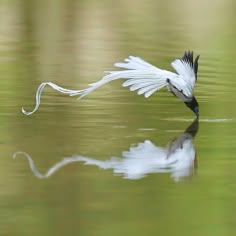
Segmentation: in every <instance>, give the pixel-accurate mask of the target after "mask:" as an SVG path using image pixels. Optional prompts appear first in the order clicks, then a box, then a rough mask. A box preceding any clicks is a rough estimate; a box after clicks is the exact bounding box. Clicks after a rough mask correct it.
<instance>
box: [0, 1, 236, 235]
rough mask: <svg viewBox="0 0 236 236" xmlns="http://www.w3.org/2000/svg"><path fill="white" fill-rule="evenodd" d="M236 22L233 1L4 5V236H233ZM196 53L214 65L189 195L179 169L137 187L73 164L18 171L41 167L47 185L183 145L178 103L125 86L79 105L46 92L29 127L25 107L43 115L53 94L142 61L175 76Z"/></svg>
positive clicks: (69, 172) (205, 86) (65, 170)
mask: <svg viewBox="0 0 236 236" xmlns="http://www.w3.org/2000/svg"><path fill="white" fill-rule="evenodd" d="M234 9H235V4H234V3H233V2H232V1H227V0H224V1H223V0H217V1H215V2H214V4H212V3H210V2H208V1H198V2H196V1H170V0H168V1H165V2H163V1H153V0H148V1H143V2H141V1H137V0H133V1H128V2H127V1H118V2H116V3H115V2H110V1H65V0H62V1H58V2H54V1H47V2H40V1H37V2H34V1H32V2H31V1H23V2H21V3H19V2H18V1H14V0H13V1H2V2H1V3H0V13H1V21H0V22H1V23H0V72H1V90H0V91H1V99H0V109H1V113H0V114H1V115H0V120H1V126H0V131H1V132H0V148H1V149H0V150H1V158H0V162H1V163H0V168H1V171H0V173H1V174H0V175H1V178H0V186H1V191H0V207H1V211H0V232H1V234H2V235H35V236H36V235H96V236H97V235H137V236H138V235H147V234H149V235H154V234H156V235H173V234H174V235H214V236H215V235H234V233H235V223H236V222H235V217H234V212H235V209H236V203H235V197H236V190H235V180H236V174H235V171H234V170H235V169H236V161H235V149H236V148H235V147H236V141H235V140H236V137H235V134H236V122H235V121H236V110H235V102H234V101H235V100H236V95H235V77H236V73H235V58H236V55H235V38H236V31H235V27H234V22H235V20H234V18H235V14H233V12H234V11H233V10H234ZM189 49H190V50H193V51H194V52H195V53H196V54H200V55H201V57H200V60H199V79H198V82H197V85H196V89H195V95H196V97H197V99H198V102H199V104H200V119H199V129H198V132H197V134H196V136H195V137H193V138H192V140H191V143H192V145H193V146H192V147H193V148H194V149H193V150H194V152H195V155H194V162H193V168H192V169H191V170H192V171H191V174H189V175H188V176H185V177H184V178H181V180H178V181H176V179H175V178H173V175H172V174H171V173H172V172H171V171H170V168H169V171H153V169H152V168H151V170H152V171H149V172H148V173H145V174H143V175H141V176H139V177H140V178H125V177H127V176H126V175H125V174H124V173H118V174H117V173H116V172H115V171H114V169H112V168H110V169H106V168H98V167H97V166H96V165H84V163H82V162H75V161H73V162H71V163H70V164H67V165H65V166H62V167H61V168H59V169H58V170H57V171H56V172H54V173H53V174H52V175H50V176H48V178H37V175H36V176H35V175H34V173H33V172H32V171H31V169H30V166H29V163H28V161H27V159H25V158H24V157H23V156H19V157H18V158H16V159H13V158H12V157H13V155H14V153H16V152H19V151H21V152H26V153H28V155H29V156H30V157H31V158H32V160H33V162H34V165H35V167H36V168H37V170H38V171H39V173H41V174H42V175H43V174H44V173H47V171H48V170H49V169H50V168H52V167H53V166H54V165H55V164H56V163H60V162H61V161H62V160H64V158H73V157H76V156H77V157H78V156H82V157H86V158H92V159H93V160H97V161H99V163H101V162H102V163H106V162H105V161H107V160H112V157H116V158H118V160H123V159H124V158H126V157H127V151H130V150H131V151H132V150H133V151H135V154H137V150H138V149H135V148H137V147H143V148H144V149H141V150H149V151H150V149H149V147H150V146H149V144H150V143H151V144H152V145H155V146H156V147H159V148H166V147H169V146H167V145H168V143H169V145H170V144H175V143H173V142H174V140H178V138H179V137H182V136H181V135H183V133H184V131H185V130H186V129H187V128H188V127H189V126H190V125H191V124H192V122H193V120H194V117H193V114H192V113H191V111H190V110H189V109H188V108H186V107H185V105H184V104H182V103H181V101H179V100H178V99H176V98H175V97H173V96H172V95H171V94H170V93H168V92H166V91H160V92H159V93H158V94H156V95H155V96H152V97H150V98H149V99H145V98H144V97H142V96H137V94H136V93H131V92H130V91H129V90H128V89H126V88H122V87H121V82H120V81H116V82H113V83H111V84H109V85H106V86H104V87H102V88H100V89H98V90H96V91H94V92H93V93H92V94H91V95H89V96H87V97H85V98H84V99H82V100H79V101H78V100H76V98H75V97H68V96H66V95H62V94H58V93H56V92H55V91H53V90H51V89H50V88H47V89H45V91H44V93H43V96H42V104H41V107H40V109H39V110H38V111H37V113H35V114H34V115H32V116H24V115H23V114H22V113H21V107H22V106H24V107H25V108H26V109H29V110H30V109H32V108H33V106H34V95H35V91H36V89H37V87H38V85H39V84H40V83H41V82H44V81H52V82H54V83H57V84H59V85H61V86H64V87H66V88H71V89H82V88H85V87H86V86H87V84H88V83H92V82H95V81H96V80H98V79H100V78H101V77H102V76H103V71H104V70H111V69H112V68H113V67H112V65H113V63H114V62H117V61H122V60H123V59H124V58H126V57H127V56H129V55H136V56H140V57H142V58H143V59H145V60H147V61H149V62H150V63H153V64H154V65H157V66H159V67H160V68H165V69H167V70H172V68H171V65H170V63H171V62H172V60H174V59H175V58H176V57H180V56H182V54H183V52H184V51H185V50H189ZM184 137H185V136H184ZM175 138H177V139H175ZM183 140H184V139H181V141H183ZM145 142H146V143H145ZM149 142H150V143H149ZM140 144H141V146H139V145H140ZM179 144H181V142H178V145H179ZM142 145H143V146H142ZM174 147H176V146H175V145H174ZM180 147H181V145H180ZM145 148H148V149H145ZM158 150H159V149H158ZM170 150H173V148H172V149H170ZM125 151H126V152H125ZM124 152H125V154H126V156H124V155H123V154H124ZM128 154H129V155H130V153H128ZM131 154H133V152H131ZM144 154H145V155H146V154H147V152H146V151H145V152H144ZM151 154H153V152H151ZM145 155H144V156H145ZM138 157H140V156H138ZM148 157H149V158H150V157H152V156H150V155H148V156H147V158H148ZM122 158H123V159H122ZM154 159H155V158H154ZM67 160H68V159H67ZM141 161H143V159H142V158H141ZM144 161H145V160H144ZM96 163H97V162H96ZM139 163H141V167H143V165H142V164H143V162H139ZM144 163H147V162H144ZM135 164H136V162H134V165H135ZM130 166H131V167H132V166H133V165H130ZM149 167H150V166H149ZM167 169H168V168H167ZM38 177H39V176H38Z"/></svg>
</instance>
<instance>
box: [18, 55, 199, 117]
mask: <svg viewBox="0 0 236 236" xmlns="http://www.w3.org/2000/svg"><path fill="white" fill-rule="evenodd" d="M198 58H199V56H197V57H196V59H195V61H194V62H193V52H185V54H184V56H183V57H182V58H181V59H176V60H174V61H173V62H172V63H171V65H172V66H173V68H174V69H175V70H176V72H177V73H173V72H170V71H166V70H162V69H159V68H157V67H155V66H153V65H151V64H150V63H148V62H146V61H144V60H142V59H141V58H139V57H134V56H129V57H128V58H126V59H125V60H124V62H119V63H115V64H114V66H115V67H118V68H121V69H124V70H120V71H107V72H106V73H107V74H106V75H105V76H104V77H103V78H102V79H101V80H99V81H97V82H95V83H92V84H90V85H89V87H88V88H86V89H82V90H70V89H65V88H62V87H60V86H58V85H56V84H54V83H52V82H46V83H42V84H41V85H40V86H39V88H38V90H37V93H36V105H35V108H34V110H33V111H32V112H27V111H25V110H24V109H23V108H22V112H23V113H24V114H26V115H31V114H32V113H34V112H35V111H36V110H37V109H38V107H39V105H40V97H41V93H42V91H43V88H44V87H45V86H46V85H48V86H50V87H52V88H53V89H55V90H57V91H59V92H61V93H65V94H69V95H70V96H79V98H82V97H84V96H86V95H88V94H89V93H91V92H92V91H94V90H95V89H97V88H99V87H101V86H102V85H104V84H106V83H109V82H111V81H113V80H117V79H125V82H123V87H129V89H130V91H137V94H138V95H144V97H146V98H148V97H150V96H151V95H153V94H154V93H155V92H157V91H159V90H160V89H162V88H163V87H167V88H168V90H170V91H171V92H172V93H173V94H174V95H176V96H177V97H179V98H180V99H181V100H182V101H183V102H185V103H186V105H187V106H188V107H189V108H190V109H191V110H193V111H194V113H195V114H196V115H198V104H197V101H196V100H195V98H194V96H193V90H194V86H195V81H196V80H197V69H198ZM195 101H196V102H195ZM196 107H197V109H196Z"/></svg>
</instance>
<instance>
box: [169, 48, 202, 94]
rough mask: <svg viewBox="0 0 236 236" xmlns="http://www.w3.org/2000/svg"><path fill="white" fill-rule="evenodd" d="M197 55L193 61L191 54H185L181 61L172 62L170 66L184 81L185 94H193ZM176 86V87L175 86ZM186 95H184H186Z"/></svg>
mask: <svg viewBox="0 0 236 236" xmlns="http://www.w3.org/2000/svg"><path fill="white" fill-rule="evenodd" d="M199 57H200V56H199V55H198V56H197V57H196V58H195V60H194V61H193V52H190V51H188V52H185V53H184V56H183V57H182V58H181V59H176V60H174V61H173V62H172V63H171V65H172V66H173V68H174V69H175V70H176V71H177V73H178V74H179V75H180V76H181V79H183V80H184V81H185V84H186V88H187V90H189V91H187V94H189V93H193V89H194V86H195V82H196V80H197V71H198V59H199ZM177 86H178V85H177ZM182 87H184V86H182ZM187 94H186V95H187Z"/></svg>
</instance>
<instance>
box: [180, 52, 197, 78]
mask: <svg viewBox="0 0 236 236" xmlns="http://www.w3.org/2000/svg"><path fill="white" fill-rule="evenodd" d="M199 57H200V55H198V56H196V58H195V60H194V61H193V51H190V50H188V51H185V52H184V55H183V57H182V58H181V60H182V61H184V62H186V63H188V64H189V65H190V66H191V67H192V68H193V70H194V73H195V76H196V79H197V71H198V59H199Z"/></svg>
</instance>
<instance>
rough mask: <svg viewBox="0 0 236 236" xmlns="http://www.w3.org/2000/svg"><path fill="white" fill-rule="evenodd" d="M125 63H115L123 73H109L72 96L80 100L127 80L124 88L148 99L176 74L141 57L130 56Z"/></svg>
mask: <svg viewBox="0 0 236 236" xmlns="http://www.w3.org/2000/svg"><path fill="white" fill-rule="evenodd" d="M124 61H125V62H126V63H124V62H119V63H115V64H114V66H116V67H119V68H122V69H126V70H123V71H108V72H107V73H108V74H107V75H105V76H104V77H103V78H102V79H101V80H99V81H98V82H95V83H92V84H90V85H89V87H88V88H86V89H84V90H79V91H75V92H73V93H71V94H70V95H71V96H76V95H79V96H80V98H82V97H84V96H86V95H88V94H89V93H91V92H92V91H94V90H95V89H97V88H99V87H101V86H102V85H104V84H106V83H109V82H111V81H113V80H117V79H126V81H125V82H124V83H123V87H129V86H130V91H136V90H137V93H138V95H141V94H144V96H145V97H146V98H147V97H149V96H151V95H152V94H153V93H155V92H156V91H158V90H160V89H161V88H163V87H165V86H166V85H168V83H167V78H173V77H176V76H177V75H176V74H175V73H172V72H169V71H165V70H161V69H159V68H157V67H155V66H153V65H151V64H149V63H148V62H146V61H144V60H142V59H141V58H139V57H134V56H130V57H129V58H127V59H125V60H124Z"/></svg>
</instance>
